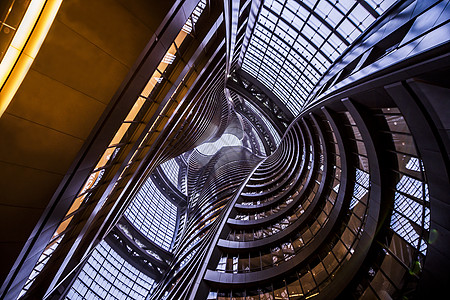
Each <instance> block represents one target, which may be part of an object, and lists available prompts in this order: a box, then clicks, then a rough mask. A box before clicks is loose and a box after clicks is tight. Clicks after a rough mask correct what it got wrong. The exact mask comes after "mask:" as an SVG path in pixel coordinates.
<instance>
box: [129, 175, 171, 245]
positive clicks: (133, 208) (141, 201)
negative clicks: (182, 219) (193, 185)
mask: <svg viewBox="0 0 450 300" xmlns="http://www.w3.org/2000/svg"><path fill="white" fill-rule="evenodd" d="M125 216H126V218H127V219H128V220H129V221H130V222H131V223H132V224H133V225H134V226H135V227H136V228H137V229H138V230H139V231H140V232H141V233H142V234H143V235H145V236H146V237H147V238H149V239H150V240H151V241H153V242H154V243H155V244H157V245H158V246H160V247H161V248H163V249H165V250H170V246H171V245H172V240H173V237H174V234H175V228H176V223H177V206H176V205H174V204H173V203H172V202H170V201H169V200H168V199H167V198H166V196H164V195H163V194H162V193H161V191H160V190H159V189H158V188H157V187H156V185H155V183H154V182H153V181H152V179H151V177H149V178H148V179H147V181H146V182H145V183H144V184H143V185H142V187H141V188H140V190H139V192H138V193H137V194H136V196H135V197H134V199H133V202H131V204H130V206H129V207H128V209H127V210H126V211H125Z"/></svg>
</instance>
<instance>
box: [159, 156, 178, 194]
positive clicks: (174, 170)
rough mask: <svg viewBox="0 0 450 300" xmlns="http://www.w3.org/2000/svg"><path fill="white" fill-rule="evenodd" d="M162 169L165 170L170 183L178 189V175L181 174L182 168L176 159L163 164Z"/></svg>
mask: <svg viewBox="0 0 450 300" xmlns="http://www.w3.org/2000/svg"><path fill="white" fill-rule="evenodd" d="M161 168H162V169H163V170H164V173H165V174H166V176H167V178H168V179H169V180H170V182H171V183H172V184H173V185H174V186H175V187H177V188H178V173H179V172H180V166H179V165H178V163H177V161H176V160H175V158H172V159H171V160H169V161H166V162H165V163H163V164H161Z"/></svg>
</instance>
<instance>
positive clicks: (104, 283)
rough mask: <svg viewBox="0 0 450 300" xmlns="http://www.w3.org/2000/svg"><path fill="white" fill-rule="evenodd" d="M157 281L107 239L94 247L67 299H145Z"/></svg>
mask: <svg viewBox="0 0 450 300" xmlns="http://www.w3.org/2000/svg"><path fill="white" fill-rule="evenodd" d="M153 284H154V280H153V279H151V278H150V277H148V276H147V275H145V274H143V273H141V272H139V271H138V270H137V269H136V268H134V267H133V266H131V265H130V264H129V263H128V262H127V261H126V260H125V259H123V258H122V257H121V256H120V255H119V254H117V253H116V252H115V251H114V250H113V249H112V248H111V247H110V246H109V245H108V244H107V243H106V242H105V241H102V242H101V243H100V244H98V245H97V247H96V248H95V249H94V252H93V253H92V255H91V256H90V257H89V259H88V261H87V262H86V264H85V265H84V267H83V269H82V270H81V272H80V274H79V275H78V278H77V279H76V281H75V282H74V284H73V285H72V287H71V289H70V291H69V292H68V294H67V296H66V299H70V300H73V299H99V300H100V299H124V300H127V299H133V300H134V299H145V297H146V296H147V294H149V292H151V290H152V289H153Z"/></svg>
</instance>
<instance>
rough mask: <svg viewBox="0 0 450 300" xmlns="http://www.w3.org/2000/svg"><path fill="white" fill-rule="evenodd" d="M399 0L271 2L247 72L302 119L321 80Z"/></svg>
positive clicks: (268, 0) (257, 32) (261, 16)
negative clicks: (341, 56)
mask: <svg viewBox="0 0 450 300" xmlns="http://www.w3.org/2000/svg"><path fill="white" fill-rule="evenodd" d="M394 2H396V1H395V0H366V1H365V0H360V1H354V0H336V1H330V0H319V1H315V0H306V1H295V0H266V1H264V3H263V4H262V7H261V12H260V14H259V16H258V18H257V21H256V24H255V28H254V31H253V34H252V37H251V39H250V43H249V46H248V48H247V51H246V53H245V56H244V60H243V64H242V69H243V70H245V71H246V72H248V73H249V74H251V75H252V76H253V77H255V78H256V79H258V80H259V81H260V82H261V83H263V84H264V85H265V86H266V87H267V88H269V89H270V90H271V91H272V92H273V93H274V94H275V95H276V96H278V98H279V99H280V100H281V101H282V102H283V103H285V104H286V106H287V108H288V109H289V110H290V111H291V112H292V113H293V114H294V115H298V114H299V112H300V111H301V110H302V108H303V106H304V104H305V101H306V99H307V97H308V96H309V94H310V92H311V91H312V89H313V88H314V86H315V85H316V84H317V82H318V81H319V79H320V78H321V76H322V75H323V74H324V73H325V71H326V70H327V69H328V68H329V67H330V66H331V64H332V63H333V62H334V61H335V60H336V59H337V58H338V57H339V55H341V54H342V53H343V52H344V50H345V49H347V48H348V46H350V44H351V43H352V42H353V41H354V40H355V39H356V38H358V36H359V35H360V34H361V33H362V32H363V31H364V30H365V29H366V28H367V27H369V26H370V25H371V24H372V23H373V22H374V21H375V20H376V18H378V17H379V16H380V14H382V13H383V12H384V11H385V10H386V9H388V8H389V7H390V6H391V5H392V4H393V3H394Z"/></svg>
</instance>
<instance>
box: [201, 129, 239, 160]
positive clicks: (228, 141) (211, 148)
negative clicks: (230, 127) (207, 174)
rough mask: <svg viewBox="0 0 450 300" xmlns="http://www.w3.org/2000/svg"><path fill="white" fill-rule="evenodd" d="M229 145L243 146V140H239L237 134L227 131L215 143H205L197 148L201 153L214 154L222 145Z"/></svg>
mask: <svg viewBox="0 0 450 300" xmlns="http://www.w3.org/2000/svg"><path fill="white" fill-rule="evenodd" d="M227 146H242V141H241V140H239V139H238V138H237V137H236V136H235V135H232V134H227V133H225V134H223V135H222V136H221V137H220V139H218V140H217V141H215V142H214V143H204V144H202V145H200V146H198V147H197V148H195V149H197V150H198V151H199V152H200V153H201V154H204V155H214V154H216V153H217V151H219V150H220V149H221V148H222V147H227Z"/></svg>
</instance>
